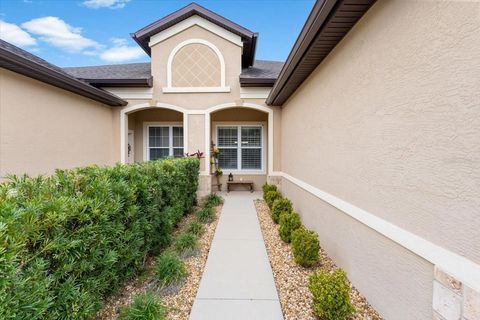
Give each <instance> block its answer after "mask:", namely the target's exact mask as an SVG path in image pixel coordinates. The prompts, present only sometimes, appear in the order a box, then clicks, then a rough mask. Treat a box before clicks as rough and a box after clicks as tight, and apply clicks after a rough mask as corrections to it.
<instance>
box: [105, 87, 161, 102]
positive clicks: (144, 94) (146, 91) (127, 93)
mask: <svg viewBox="0 0 480 320" xmlns="http://www.w3.org/2000/svg"><path fill="white" fill-rule="evenodd" d="M102 89H104V90H106V91H108V92H110V93H113V94H114V95H116V96H118V97H120V98H122V99H149V100H151V99H152V97H153V88H137V87H130V88H129V87H105V88H102Z"/></svg>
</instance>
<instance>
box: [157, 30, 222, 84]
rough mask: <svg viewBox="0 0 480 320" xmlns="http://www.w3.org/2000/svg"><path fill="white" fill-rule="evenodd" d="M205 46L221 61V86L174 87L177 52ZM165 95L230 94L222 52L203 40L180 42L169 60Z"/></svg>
mask: <svg viewBox="0 0 480 320" xmlns="http://www.w3.org/2000/svg"><path fill="white" fill-rule="evenodd" d="M195 43H198V44H203V45H206V46H207V47H209V48H210V49H212V50H213V52H215V54H216V55H217V58H218V60H219V61H220V86H219V87H173V86H172V63H173V59H174V58H175V55H176V54H177V52H178V51H179V50H180V49H182V48H183V47H185V46H187V45H189V44H195ZM162 91H163V93H188V92H190V93H199V92H230V87H229V86H226V85H225V59H224V58H223V55H222V53H221V52H220V50H219V49H218V48H217V47H216V46H215V45H214V44H213V43H211V42H208V41H207V40H203V39H188V40H185V41H183V42H180V43H179V44H178V45H177V46H176V47H175V48H173V50H172V51H171V52H170V55H169V56H168V60H167V86H166V87H163V88H162Z"/></svg>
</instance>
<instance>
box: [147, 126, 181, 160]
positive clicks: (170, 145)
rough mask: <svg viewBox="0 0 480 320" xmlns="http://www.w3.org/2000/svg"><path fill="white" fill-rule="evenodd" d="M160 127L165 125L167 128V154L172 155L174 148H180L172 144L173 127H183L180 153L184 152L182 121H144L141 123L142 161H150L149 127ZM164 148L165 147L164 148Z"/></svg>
mask: <svg viewBox="0 0 480 320" xmlns="http://www.w3.org/2000/svg"><path fill="white" fill-rule="evenodd" d="M152 127H153V128H161V127H164V128H165V127H166V128H168V156H169V157H173V156H174V149H180V147H174V146H173V128H174V127H180V128H182V129H183V139H182V144H183V146H182V148H183V152H182V154H183V155H184V154H185V128H184V126H183V123H182V122H144V123H143V141H144V143H143V145H144V152H143V160H144V161H151V160H150V149H152V148H153V147H152V148H151V147H150V128H152ZM164 149H166V147H165V148H164Z"/></svg>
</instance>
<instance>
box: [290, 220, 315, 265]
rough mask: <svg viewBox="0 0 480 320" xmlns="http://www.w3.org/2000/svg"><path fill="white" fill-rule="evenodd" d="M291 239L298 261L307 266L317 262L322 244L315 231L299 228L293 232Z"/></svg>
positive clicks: (295, 257)
mask: <svg viewBox="0 0 480 320" xmlns="http://www.w3.org/2000/svg"><path fill="white" fill-rule="evenodd" d="M291 240H292V252H293V257H294V259H295V262H296V263H298V264H299V265H301V266H303V267H307V268H308V267H311V266H313V265H314V264H315V263H317V261H318V252H319V250H320V244H319V242H318V236H317V234H316V233H315V232H314V231H310V230H307V229H304V228H299V229H297V230H295V231H293V232H292V235H291Z"/></svg>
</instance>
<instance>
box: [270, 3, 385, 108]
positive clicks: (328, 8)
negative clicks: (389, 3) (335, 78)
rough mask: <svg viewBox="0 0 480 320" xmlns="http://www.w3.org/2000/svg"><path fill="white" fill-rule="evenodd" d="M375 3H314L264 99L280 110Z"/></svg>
mask: <svg viewBox="0 0 480 320" xmlns="http://www.w3.org/2000/svg"><path fill="white" fill-rule="evenodd" d="M375 1H376V0H317V2H316V3H315V5H314V7H313V9H312V11H311V12H310V15H309V16H308V18H307V21H306V22H305V25H304V26H303V29H302V31H301V32H300V35H299V36H298V38H297V41H296V42H295V44H294V46H293V48H292V51H291V52H290V54H289V56H288V58H287V61H286V62H285V65H284V66H283V68H282V71H281V72H280V75H279V76H278V79H277V81H276V82H275V85H274V86H273V88H272V90H271V91H270V94H269V96H268V98H267V101H266V102H267V104H269V105H274V106H281V105H282V104H283V103H284V102H285V101H287V99H288V98H289V97H290V96H291V95H292V94H293V93H294V92H295V90H296V89H297V88H298V87H299V86H300V85H301V84H302V83H303V81H304V80H305V79H307V77H308V76H309V75H310V74H311V73H312V72H313V70H315V68H316V67H317V66H318V65H319V64H320V63H321V62H322V61H323V59H325V58H326V57H327V56H328V54H329V53H330V52H331V51H332V50H333V49H334V48H335V46H336V45H337V44H338V43H339V42H340V41H341V40H342V39H343V37H344V36H345V35H346V34H347V33H348V32H349V31H350V30H351V29H352V28H353V26H354V25H355V24H356V23H357V21H358V20H360V18H361V17H363V15H364V14H365V13H366V12H367V11H368V9H370V7H371V6H372V5H373V4H374V3H375Z"/></svg>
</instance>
